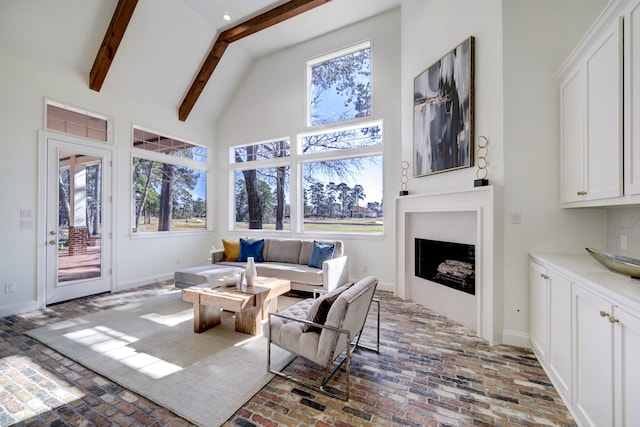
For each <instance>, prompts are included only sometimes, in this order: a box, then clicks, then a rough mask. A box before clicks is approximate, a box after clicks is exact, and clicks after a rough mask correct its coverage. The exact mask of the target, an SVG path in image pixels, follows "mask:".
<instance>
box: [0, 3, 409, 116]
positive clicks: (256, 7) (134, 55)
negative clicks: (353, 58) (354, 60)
mask: <svg viewBox="0 0 640 427" xmlns="http://www.w3.org/2000/svg"><path fill="white" fill-rule="evenodd" d="M325 1H326V0H325ZM325 1H310V0H306V1H305V0H297V1H291V0H288V1H287V0H283V1H269V0H138V1H137V3H136V2H135V1H129V0H127V1H124V0H123V1H121V2H118V0H91V1H87V0H56V1H50V0H21V1H8V0H0V44H1V45H4V46H6V47H8V48H10V49H15V50H16V51H22V52H28V53H32V54H35V55H38V56H41V57H43V59H45V60H47V61H54V62H58V63H60V64H61V65H62V66H65V67H71V68H73V69H74V70H77V72H78V73H80V74H82V75H83V76H84V78H85V79H86V81H87V85H88V86H89V84H90V73H91V70H92V68H95V67H94V65H95V63H96V61H97V60H98V59H99V58H100V57H101V54H100V47H101V43H102V42H103V41H104V40H107V38H109V37H110V36H111V37H112V40H111V41H112V42H114V41H120V36H121V41H120V43H119V46H117V43H116V46H115V47H117V51H115V50H113V48H114V46H113V45H112V46H106V48H107V53H106V54H105V52H104V47H103V52H102V58H103V60H104V58H107V59H109V61H108V62H110V64H108V65H109V66H108V67H107V68H108V70H105V71H106V72H105V73H104V75H103V76H102V77H103V78H104V82H103V83H102V84H101V85H97V86H96V87H94V89H97V88H98V87H99V90H100V91H116V92H124V93H127V94H128V95H130V96H137V97H141V98H144V99H145V100H147V101H149V102H154V103H157V102H161V103H166V104H167V105H169V106H172V107H175V110H176V116H178V114H179V113H178V112H179V110H180V113H181V114H180V115H181V119H182V120H184V119H187V117H189V116H190V115H197V116H199V117H203V118H208V119H215V118H217V117H218V115H219V114H220V112H221V111H222V110H223V109H224V105H225V104H226V103H227V102H228V100H229V99H230V98H231V97H232V96H233V93H234V92H235V89H236V88H237V86H238V85H239V84H240V82H241V80H242V78H243V76H244V75H245V73H246V72H247V70H248V69H249V68H250V66H251V63H252V62H253V61H254V60H256V59H258V58H260V57H262V56H264V55H268V54H270V53H273V52H275V51H277V50H280V49H284V48H286V47H288V46H292V45H295V44H298V43H301V42H303V41H306V40H309V39H312V38H314V37H317V36H320V35H322V34H325V33H328V32H331V31H334V30H336V29H338V28H341V27H344V26H347V25H349V24H351V23H354V22H357V21H360V20H363V19H366V18H369V17H371V16H374V15H377V14H379V13H382V12H385V11H387V10H390V9H393V8H396V7H399V6H400V1H401V0H331V1H328V2H326V3H325ZM119 4H120V6H121V7H123V5H124V6H128V7H129V8H130V9H131V7H133V9H132V12H131V13H130V11H129V10H126V9H125V10H118V9H117V7H118V5H119ZM305 4H309V5H313V6H315V7H314V8H312V9H310V10H308V11H306V10H302V9H300V11H303V12H304V13H301V14H299V15H296V16H293V17H291V18H290V19H287V20H285V21H283V22H280V23H277V24H276V25H273V26H270V27H268V28H266V29H260V31H258V32H255V33H253V34H251V35H248V36H246V37H243V38H240V39H237V40H236V39H235V38H234V39H233V40H231V39H229V40H230V41H231V42H232V43H231V44H229V45H228V46H225V47H226V49H223V52H224V55H223V56H222V57H221V58H219V62H218V63H217V65H216V67H215V70H214V71H213V74H212V75H211V77H210V78H208V79H205V80H206V82H205V83H206V84H202V82H203V79H202V74H200V76H199V73H201V72H202V71H203V69H204V68H203V64H205V62H206V59H207V56H209V55H210V53H211V52H212V48H213V47H214V43H215V41H216V39H217V38H218V37H219V36H220V34H221V33H222V34H225V33H224V32H225V31H227V33H226V34H227V35H229V34H230V33H231V32H232V31H233V30H234V29H235V30H238V28H239V27H238V26H239V25H240V24H242V23H244V22H247V21H248V22H254V23H256V22H258V23H259V20H260V18H259V17H260V16H268V14H269V11H271V10H273V9H278V8H279V9H280V10H282V9H283V8H286V7H287V5H289V6H296V5H302V6H300V7H302V8H304V5H305ZM114 13H115V15H116V16H115V18H117V17H118V16H119V14H121V13H122V14H124V15H125V16H124V18H128V17H127V16H126V14H127V13H130V20H129V19H126V20H124V18H122V19H121V22H120V25H121V28H120V29H122V30H123V32H122V33H118V29H116V32H115V33H113V32H111V31H109V29H110V22H112V18H113V17H114ZM224 14H228V15H229V16H230V17H231V21H229V22H227V21H225V20H223V15H224ZM286 17H287V18H289V16H286ZM252 18H253V21H251V19H252ZM123 24H124V26H123ZM105 34H106V35H107V37H106V38H105ZM114 37H115V38H117V40H116V39H115V38H114ZM114 52H115V54H114ZM218 56H219V55H218ZM111 59H112V61H111ZM103 65H104V64H103ZM94 73H95V70H94ZM198 76H199V77H198ZM92 77H93V76H92ZM198 79H199V80H198ZM91 82H92V83H91V84H92V85H95V82H93V80H91ZM198 82H199V83H198ZM194 85H195V86H199V87H198V88H197V89H198V90H197V92H198V93H197V94H195V95H194V92H193V90H194V89H193V86H194ZM190 90H191V92H190ZM189 96H191V98H189ZM190 100H191V101H190ZM187 107H188V108H187Z"/></svg>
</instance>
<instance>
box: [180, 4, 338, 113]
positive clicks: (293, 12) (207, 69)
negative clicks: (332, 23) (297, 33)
mask: <svg viewBox="0 0 640 427" xmlns="http://www.w3.org/2000/svg"><path fill="white" fill-rule="evenodd" d="M330 1H331V0H291V1H289V2H287V3H284V4H282V5H280V6H277V7H274V8H273V9H271V10H268V11H267V12H264V13H262V14H260V15H258V16H256V17H254V18H250V19H248V20H246V21H244V22H242V23H240V24H238V25H236V26H234V27H232V28H229V29H228V30H226V31H223V32H222V33H220V35H219V36H218V38H217V39H216V41H215V43H214V44H213V47H212V48H211V51H210V52H209V55H208V56H207V59H206V60H205V61H204V63H203V64H202V67H201V68H200V71H199V72H198V74H197V75H196V78H195V79H194V81H193V83H192V84H191V88H190V89H189V92H187V94H186V95H185V97H184V100H183V101H182V104H180V108H179V110H178V118H179V119H180V120H181V121H183V122H184V121H185V120H187V117H188V116H189V113H191V110H192V109H193V106H194V105H195V103H196V101H197V100H198V98H199V97H200V94H201V93H202V91H203V90H204V87H205V85H206V84H207V82H208V81H209V78H211V75H212V74H213V71H214V70H215V68H216V66H217V65H218V63H219V62H220V59H221V58H222V54H223V53H224V51H225V50H226V48H227V46H228V45H229V44H230V43H233V42H235V41H238V40H240V39H242V38H244V37H247V36H250V35H252V34H255V33H257V32H258V31H261V30H264V29H266V28H269V27H272V26H274V25H276V24H279V23H280V22H282V21H286V20H287V19H289V18H293V17H294V16H297V15H300V14H302V13H304V12H307V11H309V10H311V9H314V8H316V7H318V6H322V5H323V4H325V3H329V2H330Z"/></svg>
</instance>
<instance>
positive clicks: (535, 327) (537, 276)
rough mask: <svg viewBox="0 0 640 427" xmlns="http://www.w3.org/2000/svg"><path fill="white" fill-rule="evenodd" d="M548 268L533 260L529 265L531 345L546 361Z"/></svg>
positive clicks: (547, 341)
mask: <svg viewBox="0 0 640 427" xmlns="http://www.w3.org/2000/svg"><path fill="white" fill-rule="evenodd" d="M548 278H549V276H547V270H546V268H544V267H542V266H541V265H540V264H538V263H535V262H531V263H530V267H529V333H530V340H531V346H532V347H533V349H534V351H535V352H536V353H537V355H538V357H539V358H540V359H541V360H543V361H546V360H547V351H548V349H549V339H548V337H549V335H548V318H549V312H548V295H549V292H548V287H549V280H548Z"/></svg>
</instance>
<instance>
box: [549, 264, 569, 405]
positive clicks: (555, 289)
mask: <svg viewBox="0 0 640 427" xmlns="http://www.w3.org/2000/svg"><path fill="white" fill-rule="evenodd" d="M547 274H548V275H549V278H550V279H549V280H550V284H549V370H550V372H549V375H550V376H551V377H553V380H554V381H553V383H554V385H555V387H556V389H557V390H558V393H560V395H561V396H562V397H563V398H564V399H565V400H566V401H569V402H570V401H571V366H572V365H571V361H572V359H571V357H572V354H571V281H570V280H569V279H567V278H565V277H563V276H560V275H559V274H557V273H555V272H553V271H551V270H549V272H548V273H547Z"/></svg>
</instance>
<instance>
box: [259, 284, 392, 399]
mask: <svg viewBox="0 0 640 427" xmlns="http://www.w3.org/2000/svg"><path fill="white" fill-rule="evenodd" d="M377 284H378V280H377V279H376V278H375V277H373V276H369V277H366V278H364V279H362V280H360V281H358V282H356V283H355V284H353V285H345V286H342V287H340V288H338V289H336V290H334V291H331V292H329V293H326V294H324V295H322V296H321V297H320V298H318V299H307V300H304V301H301V302H299V303H297V304H295V305H293V306H292V307H289V308H288V309H286V310H284V311H282V312H280V313H269V319H268V322H267V323H265V324H264V326H263V333H264V335H265V336H266V337H267V338H268V343H267V369H268V371H269V372H271V373H273V374H276V375H279V376H282V377H284V378H287V379H289V380H292V381H295V382H297V383H300V384H302V385H304V386H306V387H310V388H312V389H315V390H317V391H320V392H322V393H325V394H328V395H331V396H335V397H339V398H341V399H342V400H349V392H350V388H351V378H350V363H351V353H352V351H354V350H355V349H356V347H364V346H362V345H360V344H359V341H360V335H361V333H362V330H363V328H364V325H365V321H366V320H367V315H368V313H369V307H370V306H371V302H372V301H373V302H376V303H377V304H378V311H377V313H378V324H377V337H376V338H377V345H376V347H375V348H371V347H364V348H367V349H369V350H373V351H376V352H379V350H380V306H379V301H378V300H376V299H374V298H373V295H374V292H375V290H376V286H377ZM325 316H326V320H325V319H324V318H323V317H325ZM272 345H276V346H278V347H280V348H282V349H284V350H286V351H288V352H290V353H292V354H294V355H296V356H299V357H302V358H304V359H305V360H307V361H309V362H311V363H312V364H314V365H316V366H319V367H320V368H322V369H323V375H322V379H321V383H320V385H319V386H318V385H314V384H311V383H308V382H305V381H303V380H302V379H300V378H296V377H292V376H291V375H287V374H285V373H284V372H282V371H276V370H274V369H272V368H271V346H272ZM343 352H344V353H345V357H344V359H343V360H341V361H337V359H338V357H339V356H340V355H341V354H342V353H343ZM334 362H335V363H334ZM342 364H345V370H346V381H347V384H346V391H345V393H344V395H336V394H334V393H329V392H328V391H327V390H325V386H326V385H327V383H328V382H329V380H330V379H331V377H333V375H334V374H335V373H336V372H337V371H338V369H339V368H340V367H341V366H342ZM333 365H336V366H335V367H334V366H333Z"/></svg>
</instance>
